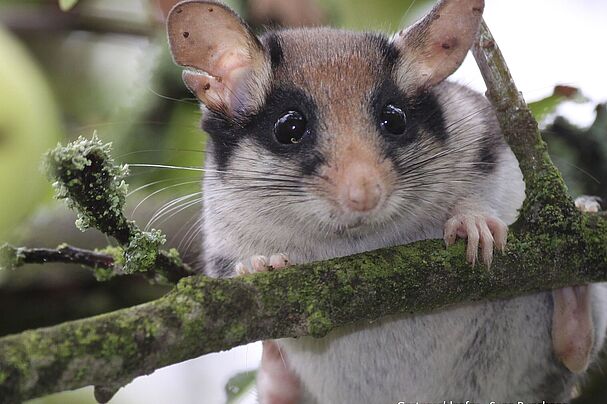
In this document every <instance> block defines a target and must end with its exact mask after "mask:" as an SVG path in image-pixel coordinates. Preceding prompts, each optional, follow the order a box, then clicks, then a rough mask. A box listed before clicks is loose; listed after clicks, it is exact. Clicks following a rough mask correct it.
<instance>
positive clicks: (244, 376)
mask: <svg viewBox="0 0 607 404" xmlns="http://www.w3.org/2000/svg"><path fill="white" fill-rule="evenodd" d="M255 376H257V371H256V370H249V371H246V372H240V373H237V374H236V375H234V376H232V377H231V378H230V380H228V383H227V384H226V387H225V390H226V395H227V401H226V404H235V403H237V402H238V400H240V399H241V398H243V397H244V396H245V394H247V393H248V392H249V391H251V389H252V388H253V385H254V384H255Z"/></svg>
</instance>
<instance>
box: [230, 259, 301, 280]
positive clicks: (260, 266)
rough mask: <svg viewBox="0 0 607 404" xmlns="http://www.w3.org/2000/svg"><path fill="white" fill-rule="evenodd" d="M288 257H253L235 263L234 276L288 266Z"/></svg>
mask: <svg viewBox="0 0 607 404" xmlns="http://www.w3.org/2000/svg"><path fill="white" fill-rule="evenodd" d="M289 264H290V261H289V257H287V255H286V254H273V255H271V256H270V257H267V256H265V255H253V256H252V257H251V258H249V259H246V260H242V261H239V262H237V263H236V267H235V268H234V269H235V271H236V274H238V275H246V274H252V273H255V272H264V271H268V270H270V269H280V268H284V267H287V266H289Z"/></svg>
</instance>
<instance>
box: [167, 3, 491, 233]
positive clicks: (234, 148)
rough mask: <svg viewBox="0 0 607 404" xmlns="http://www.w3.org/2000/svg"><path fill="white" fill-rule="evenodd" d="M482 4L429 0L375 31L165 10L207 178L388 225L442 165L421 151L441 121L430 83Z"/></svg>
mask: <svg viewBox="0 0 607 404" xmlns="http://www.w3.org/2000/svg"><path fill="white" fill-rule="evenodd" d="M483 7H484V2H483V1H482V0H443V1H441V2H439V3H438V4H437V5H436V6H435V7H434V8H433V9H432V10H431V11H430V13H429V14H427V15H426V16H425V17H424V18H423V19H422V20H420V21H418V22H417V23H416V24H414V25H412V26H411V27H409V28H408V29H405V30H403V31H401V32H399V33H398V34H396V35H394V36H393V37H391V38H388V37H386V36H384V35H381V34H375V33H357V32H349V31H344V30H337V29H328V28H314V29H292V30H288V29H287V30H279V31H270V32H267V33H265V34H264V35H262V36H261V37H257V36H256V35H255V34H254V33H253V32H252V31H251V30H250V29H249V27H248V26H247V25H246V24H245V23H244V22H243V21H242V20H241V19H240V18H239V17H238V16H237V15H236V14H235V13H234V12H233V11H231V10H230V9H229V8H228V7H226V6H225V5H223V4H220V3H216V2H209V1H186V2H184V3H180V4H178V5H177V6H175V7H174V8H173V10H172V11H171V13H170V15H169V17H168V23H167V27H168V35H169V43H170V47H171V52H172V54H173V57H174V59H175V61H176V62H177V63H178V64H179V65H182V66H184V67H185V70H184V72H183V79H184V82H185V84H186V85H187V87H188V88H189V89H190V90H191V91H192V92H193V93H194V94H195V95H196V97H197V98H198V99H199V100H200V102H201V104H202V106H203V113H204V116H203V128H204V129H205V130H206V131H207V132H208V133H209V134H210V144H209V147H208V150H210V153H209V155H208V157H207V158H208V159H211V164H212V165H213V166H214V167H215V169H216V170H217V174H214V176H215V178H216V179H217V181H219V182H220V183H221V185H218V186H219V187H221V186H223V189H224V190H225V192H230V190H234V192H235V190H238V189H239V187H240V188H242V189H246V191H247V192H246V193H244V192H242V193H241V194H240V198H241V199H242V200H248V201H249V202H251V203H258V204H260V205H263V206H260V209H261V208H263V207H271V209H272V210H273V213H275V214H276V213H277V212H278V213H280V212H283V213H285V215H287V212H290V214H292V215H294V216H297V217H300V218H301V217H302V216H303V217H306V215H310V216H309V217H310V218H311V217H314V218H315V220H317V221H318V222H319V223H322V224H324V225H326V226H327V228H330V227H331V226H332V225H336V226H337V227H339V228H341V229H342V230H343V229H344V228H345V229H347V228H349V227H352V228H354V227H358V226H360V225H361V224H377V223H379V222H385V221H388V220H391V218H392V217H394V215H397V214H402V212H404V211H406V209H407V206H408V205H407V204H409V205H410V204H411V202H412V200H413V199H414V195H415V198H417V199H419V200H423V199H424V198H426V199H430V200H435V198H434V197H433V196H432V195H425V194H424V192H426V191H425V190H427V191H428V192H430V191H431V189H432V188H433V187H436V185H437V184H436V181H435V180H434V181H432V180H431V179H430V176H429V175H430V174H431V172H436V170H437V169H439V170H445V167H443V166H441V164H440V162H439V161H438V159H436V158H434V159H432V158H430V157H431V156H432V155H436V154H437V153H440V152H441V150H443V149H444V148H445V147H446V144H447V143H448V142H449V139H448V136H449V133H448V132H449V128H447V127H446V123H445V122H446V121H445V116H444V115H445V111H444V107H443V104H444V100H440V99H439V98H440V96H438V95H437V93H436V91H434V90H435V89H436V87H437V86H440V83H441V82H442V81H443V80H444V79H445V78H446V77H447V76H449V75H450V74H451V73H453V72H454V71H455V70H456V69H457V67H458V66H459V65H460V64H461V63H462V61H463V59H464V57H465V55H466V54H467V52H468V50H469V48H470V47H471V45H472V43H473V41H474V39H475V36H476V34H477V31H478V27H479V24H480V20H481V14H482V11H483ZM442 174H443V175H448V174H449V173H447V172H443V173H442ZM207 175H208V174H207ZM430 182H433V183H430ZM420 198H421V199H420ZM419 200H418V203H417V204H418V205H419ZM268 209H270V208H268ZM281 209H282V210H281ZM311 212H313V213H311ZM399 212H400V213H399ZM312 221H314V220H312Z"/></svg>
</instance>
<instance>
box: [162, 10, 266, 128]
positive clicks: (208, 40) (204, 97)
mask: <svg viewBox="0 0 607 404" xmlns="http://www.w3.org/2000/svg"><path fill="white" fill-rule="evenodd" d="M167 31H168V36H169V45H170V48H171V53H172V55H173V58H174V59H175V62H176V63H177V64H179V65H181V66H184V67H186V70H185V71H184V72H183V80H184V82H185V84H186V85H187V86H188V88H189V89H190V90H191V91H192V92H193V93H194V94H195V95H196V97H197V98H198V99H199V100H200V101H201V102H202V103H203V104H204V105H205V106H206V107H207V108H209V109H211V110H214V111H218V112H222V113H224V114H226V115H227V116H231V117H238V116H239V115H241V114H243V113H245V112H246V111H249V110H250V109H254V108H255V107H257V106H259V105H261V102H263V99H264V97H265V93H266V91H267V87H268V86H269V82H270V62H269V60H268V56H267V54H266V52H265V51H264V48H263V46H262V44H261V42H260V41H259V40H258V39H257V37H256V36H255V34H253V33H252V32H251V30H250V29H249V27H248V26H247V25H246V23H245V22H244V21H242V20H241V19H240V17H238V15H237V14H236V13H235V12H234V11H232V10H231V9H229V8H228V7H227V6H225V5H223V4H221V3H217V2H214V1H198V0H193V1H185V2H182V3H179V4H177V5H176V6H175V7H173V9H172V10H171V11H170V13H169V16H168V18H167Z"/></svg>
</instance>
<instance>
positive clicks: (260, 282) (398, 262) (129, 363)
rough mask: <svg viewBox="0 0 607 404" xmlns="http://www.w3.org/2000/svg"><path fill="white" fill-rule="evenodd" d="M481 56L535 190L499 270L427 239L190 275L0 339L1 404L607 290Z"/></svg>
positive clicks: (506, 85)
mask: <svg viewBox="0 0 607 404" xmlns="http://www.w3.org/2000/svg"><path fill="white" fill-rule="evenodd" d="M474 53H475V56H476V57H477V60H478V62H479V65H480V66H481V69H482V70H483V75H484V77H485V80H486V81H487V86H488V89H489V91H488V95H489V98H490V99H491V100H492V102H493V103H494V105H495V106H496V109H497V112H498V117H499V120H500V124H501V125H502V129H503V131H504V134H505V136H506V139H507V141H508V142H509V144H510V145H511V146H512V148H513V150H514V152H515V154H516V155H517V157H518V158H519V159H520V164H521V169H522V171H523V173H524V175H525V180H526V185H527V199H526V201H525V205H524V207H523V209H522V215H523V217H522V219H521V220H519V222H518V223H517V226H516V231H515V232H514V233H513V234H511V235H510V237H509V246H508V250H507V252H506V253H505V254H504V255H501V256H497V257H496V258H495V260H494V263H493V266H492V268H491V269H487V268H483V267H482V266H476V267H470V265H468V264H467V263H466V262H465V260H464V256H465V254H464V244H463V243H461V242H460V243H458V244H456V245H455V246H454V247H452V248H449V249H448V250H445V249H444V247H443V245H442V242H440V241H436V240H428V241H422V242H417V243H413V244H410V245H407V246H401V247H395V248H388V249H382V250H377V251H372V252H368V253H364V254H359V255H356V256H352V257H344V258H339V259H334V260H329V261H326V262H319V263H312V264H307V265H299V266H296V267H292V268H287V269H284V270H280V271H272V272H266V273H259V274H255V275H248V276H244V277H239V278H232V279H212V278H208V277H205V276H201V275H198V276H192V277H189V278H185V279H182V280H181V281H180V282H179V283H178V285H177V286H176V288H175V289H174V290H173V291H172V292H170V293H169V294H167V295H166V296H164V297H162V298H160V299H158V300H156V301H154V302H150V303H146V304H143V305H140V306H136V307H132V308H128V309H124V310H119V311H116V312H113V313H108V314H104V315H101V316H97V317H92V318H88V319H84V320H79V321H73V322H68V323H64V324H61V325H57V326H54V327H49V328H43V329H39V330H33V331H26V332H23V333H21V334H18V335H13V336H7V337H4V338H0V403H11V402H15V401H20V400H24V399H27V398H31V397H35V396H40V395H43V394H48V393H51V392H56V391H61V390H67V389H74V388H78V387H82V386H86V385H91V384H92V385H96V386H103V388H102V389H99V391H100V392H103V393H104V394H103V397H107V395H106V394H105V393H106V392H110V393H111V392H113V391H115V390H116V389H117V388H118V387H119V386H122V385H124V384H125V383H128V382H129V381H130V380H132V379H133V378H134V377H137V376H139V375H143V374H147V373H149V372H151V371H153V370H154V369H157V368H159V367H162V366H166V365H169V364H173V363H178V362H181V361H184V360H187V359H191V358H195V357H198V356H200V355H203V354H205V353H209V352H216V351H220V350H224V349H228V348H231V347H234V346H237V345H241V344H244V343H247V342H252V341H257V340H260V339H268V338H281V337H302V336H305V335H311V336H314V337H321V336H324V335H326V334H327V333H328V332H330V331H331V330H332V329H334V328H337V327H340V326H344V325H348V324H353V323H355V322H366V321H368V322H372V321H376V320H377V319H379V318H381V317H383V316H387V315H392V314H398V313H409V312H411V313H412V312H427V311H430V310H435V309H439V308H444V307H447V306H449V305H454V304H459V303H465V302H473V301H479V300H487V299H497V298H508V297H512V296H516V295H521V294H524V293H530V292H536V291H539V290H546V289H551V288H556V287H563V286H566V285H571V284H580V283H587V282H597V281H605V280H607V220H606V219H604V218H603V217H602V216H600V215H584V216H582V215H581V214H579V213H578V212H577V211H575V209H574V207H573V203H572V202H571V200H570V198H569V196H568V195H567V192H566V187H565V185H564V184H563V181H562V179H561V177H560V175H559V173H558V172H557V171H556V170H555V169H554V167H553V166H552V164H551V162H550V159H549V158H548V155H547V153H546V150H545V146H544V144H543V143H542V141H541V138H540V136H539V131H538V128H537V125H536V123H535V122H534V121H533V118H532V117H531V115H530V113H529V111H528V110H527V107H526V105H525V104H524V101H522V98H521V97H520V94H519V93H518V91H517V90H516V88H515V87H514V84H513V82H512V79H511V77H510V75H509V73H508V70H507V68H506V65H505V63H504V61H503V59H502V57H501V54H500V52H499V49H498V48H497V46H496V45H495V42H494V40H493V38H492V37H491V34H490V33H489V31H488V30H487V29H486V26H484V25H483V28H482V30H481V36H480V42H479V44H477V46H476V47H475V49H474ZM77 160H78V159H77ZM80 171H82V170H80ZM76 174H78V173H76ZM72 179H73V180H75V182H76V183H78V181H80V177H79V176H78V175H76V176H75V177H73V178H72ZM76 185H78V184H76ZM78 186H79V185H78ZM102 213H103V212H102ZM127 239H129V240H131V241H132V238H131V237H130V236H129V237H127Z"/></svg>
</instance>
